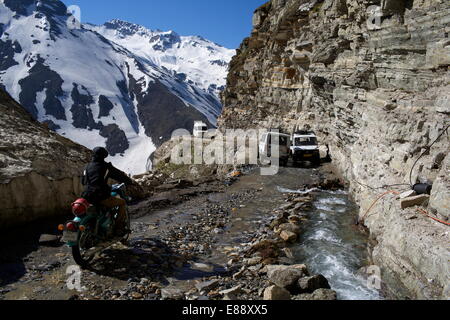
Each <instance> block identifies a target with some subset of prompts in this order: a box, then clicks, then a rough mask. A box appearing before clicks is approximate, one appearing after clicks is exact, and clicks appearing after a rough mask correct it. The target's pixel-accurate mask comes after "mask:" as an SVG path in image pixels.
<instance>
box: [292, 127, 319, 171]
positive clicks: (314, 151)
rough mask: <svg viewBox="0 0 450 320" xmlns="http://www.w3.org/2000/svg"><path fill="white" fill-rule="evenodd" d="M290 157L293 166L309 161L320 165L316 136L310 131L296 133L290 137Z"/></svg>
mask: <svg viewBox="0 0 450 320" xmlns="http://www.w3.org/2000/svg"><path fill="white" fill-rule="evenodd" d="M290 153H291V157H292V159H293V161H294V164H297V163H298V162H301V161H309V162H311V163H312V164H314V165H319V164H320V150H319V142H318V140H317V136H316V134H315V133H314V132H312V131H297V132H295V133H294V134H293V135H292V146H291V152H290Z"/></svg>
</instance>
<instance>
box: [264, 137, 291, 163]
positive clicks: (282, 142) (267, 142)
mask: <svg viewBox="0 0 450 320" xmlns="http://www.w3.org/2000/svg"><path fill="white" fill-rule="evenodd" d="M275 143H276V144H277V145H278V147H279V154H278V155H275V154H272V150H271V149H272V147H271V146H272V144H275ZM290 146H291V137H290V136H289V135H288V134H284V133H279V132H266V133H264V134H263V135H262V136H261V139H260V141H259V155H260V159H261V160H263V161H269V162H270V161H271V160H270V159H273V158H278V159H279V163H280V165H281V166H286V165H287V163H288V161H289V151H290V150H289V148H290Z"/></svg>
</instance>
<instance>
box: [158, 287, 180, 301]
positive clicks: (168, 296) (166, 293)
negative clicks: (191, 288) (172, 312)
mask: <svg viewBox="0 0 450 320" xmlns="http://www.w3.org/2000/svg"><path fill="white" fill-rule="evenodd" d="M161 297H162V298H163V299H164V300H182V299H183V298H184V292H183V291H182V290H180V289H176V288H164V289H161Z"/></svg>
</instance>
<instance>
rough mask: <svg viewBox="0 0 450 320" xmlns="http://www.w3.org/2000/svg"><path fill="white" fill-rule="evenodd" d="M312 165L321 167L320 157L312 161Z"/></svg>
mask: <svg viewBox="0 0 450 320" xmlns="http://www.w3.org/2000/svg"><path fill="white" fill-rule="evenodd" d="M312 163H313V165H314V166H315V167H319V166H320V156H318V157H315V158H314V160H313V161H312Z"/></svg>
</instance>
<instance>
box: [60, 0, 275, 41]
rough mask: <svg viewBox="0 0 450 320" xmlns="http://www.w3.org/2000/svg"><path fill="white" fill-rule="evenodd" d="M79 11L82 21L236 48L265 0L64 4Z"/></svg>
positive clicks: (70, 0) (80, 0) (69, 0)
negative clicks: (121, 23) (118, 23)
mask: <svg viewBox="0 0 450 320" xmlns="http://www.w3.org/2000/svg"><path fill="white" fill-rule="evenodd" d="M63 2H64V3H65V4H66V5H67V6H70V5H78V6H79V7H80V8H81V21H82V22H90V23H94V24H103V23H104V22H106V21H109V20H111V19H121V20H125V21H129V22H133V23H137V24H141V25H144V26H146V27H147V28H149V29H161V30H164V31H167V30H174V31H176V32H177V33H178V34H180V35H199V36H202V37H204V38H207V39H209V40H211V41H214V42H216V43H218V44H221V45H223V46H225V47H228V48H232V49H234V48H237V47H239V44H240V43H241V41H242V40H243V39H244V38H245V37H248V36H249V35H250V32H251V29H252V16H253V12H254V10H255V9H256V8H258V7H259V6H261V5H262V4H264V3H265V2H267V0H94V1H93V0H63Z"/></svg>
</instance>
